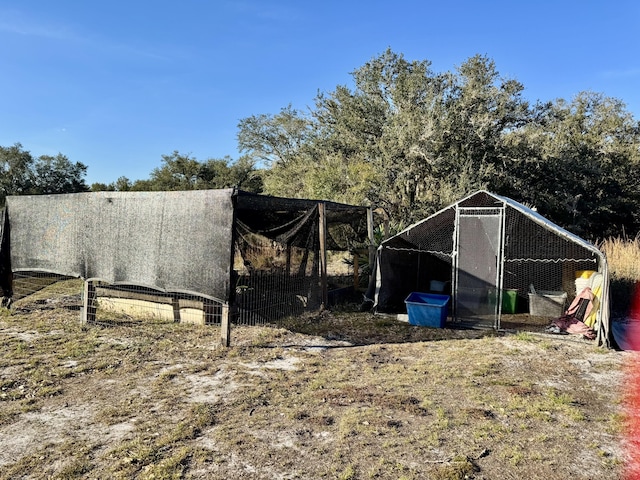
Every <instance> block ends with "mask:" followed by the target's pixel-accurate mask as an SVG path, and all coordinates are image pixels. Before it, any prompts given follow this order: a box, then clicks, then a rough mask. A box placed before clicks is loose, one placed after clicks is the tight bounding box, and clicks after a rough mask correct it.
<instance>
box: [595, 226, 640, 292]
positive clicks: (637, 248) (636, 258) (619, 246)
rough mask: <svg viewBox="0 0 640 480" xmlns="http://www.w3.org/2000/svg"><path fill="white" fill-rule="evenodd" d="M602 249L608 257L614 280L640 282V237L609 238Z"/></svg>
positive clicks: (601, 246)
mask: <svg viewBox="0 0 640 480" xmlns="http://www.w3.org/2000/svg"><path fill="white" fill-rule="evenodd" d="M600 249H601V250H602V251H603V252H604V254H605V255H606V256H607V262H608V263H609V270H610V273H611V277H612V278H615V279H619V280H630V281H633V282H638V281H640V236H638V237H636V238H634V239H628V238H622V237H617V238H609V239H607V240H605V241H603V242H602V243H601V244H600Z"/></svg>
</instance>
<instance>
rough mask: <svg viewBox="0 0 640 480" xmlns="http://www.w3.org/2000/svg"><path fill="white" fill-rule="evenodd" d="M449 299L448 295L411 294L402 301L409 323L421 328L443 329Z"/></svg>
mask: <svg viewBox="0 0 640 480" xmlns="http://www.w3.org/2000/svg"><path fill="white" fill-rule="evenodd" d="M449 299H450V297H449V295H438V294H436V293H421V292H412V293H411V294H410V295H409V296H408V297H407V299H406V300H405V301H404V303H405V304H406V305H407V313H408V314H409V323H410V324H411V325H419V326H421V327H434V328H442V327H444V324H445V322H446V321H447V314H448V313H449Z"/></svg>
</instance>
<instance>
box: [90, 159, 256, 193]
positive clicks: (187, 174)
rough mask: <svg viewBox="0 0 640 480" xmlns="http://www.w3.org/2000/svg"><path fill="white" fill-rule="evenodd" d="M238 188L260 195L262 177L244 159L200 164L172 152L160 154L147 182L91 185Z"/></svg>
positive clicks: (146, 188)
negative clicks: (158, 160) (156, 165)
mask: <svg viewBox="0 0 640 480" xmlns="http://www.w3.org/2000/svg"><path fill="white" fill-rule="evenodd" d="M231 187H238V188H240V189H242V190H246V191H249V192H254V193H260V192H262V188H263V185H262V177H261V176H260V173H259V172H258V171H257V170H256V169H255V167H254V162H253V161H252V160H250V159H249V158H248V157H240V158H239V159H238V160H237V161H233V160H232V159H231V158H230V157H225V158H223V159H208V160H206V161H204V162H201V161H199V160H197V159H196V158H194V157H192V156H191V155H189V154H186V155H185V154H181V153H180V152H178V151H174V152H173V153H172V154H170V155H162V165H161V166H160V167H157V168H154V169H153V171H152V172H151V174H150V176H149V178H148V179H147V180H136V181H135V182H131V181H130V180H129V179H128V178H126V177H120V178H118V180H117V181H116V182H114V183H111V184H108V185H107V184H103V183H94V184H93V185H91V190H93V191H105V190H106V191H109V190H111V191H113V190H115V191H123V192H124V191H152V190H155V191H160V190H203V189H209V188H212V189H215V188H231Z"/></svg>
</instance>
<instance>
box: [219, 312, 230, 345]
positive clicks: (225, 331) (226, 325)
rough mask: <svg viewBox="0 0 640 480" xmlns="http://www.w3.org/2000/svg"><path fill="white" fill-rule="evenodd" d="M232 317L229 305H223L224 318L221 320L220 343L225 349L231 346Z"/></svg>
mask: <svg viewBox="0 0 640 480" xmlns="http://www.w3.org/2000/svg"><path fill="white" fill-rule="evenodd" d="M230 317H231V315H230V308H229V304H228V303H223V304H222V318H221V319H220V342H221V344H222V346H223V347H225V348H227V347H229V346H230V345H231V318H230Z"/></svg>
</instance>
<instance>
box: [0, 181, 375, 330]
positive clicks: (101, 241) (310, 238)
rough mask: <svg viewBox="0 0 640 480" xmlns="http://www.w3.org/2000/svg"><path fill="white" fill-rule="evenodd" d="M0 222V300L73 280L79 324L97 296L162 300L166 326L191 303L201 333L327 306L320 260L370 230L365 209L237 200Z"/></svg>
mask: <svg viewBox="0 0 640 480" xmlns="http://www.w3.org/2000/svg"><path fill="white" fill-rule="evenodd" d="M0 213H1V215H0V234H1V235H0V237H1V243H0V289H1V290H2V295H3V297H5V298H11V297H13V296H14V286H15V285H18V286H23V285H25V284H26V283H28V279H29V278H30V277H35V275H32V274H33V273H34V272H35V273H37V274H40V275H45V276H47V278H46V279H44V278H39V279H38V281H37V282H31V284H33V285H39V286H40V287H39V288H42V285H45V284H47V282H49V283H52V282H54V281H55V280H56V278H57V277H56V275H57V276H63V277H65V278H67V277H70V278H82V279H84V280H85V292H84V312H85V318H91V317H93V316H95V313H96V308H94V306H92V304H93V303H94V299H95V298H96V297H100V296H103V295H101V291H102V293H103V294H104V295H108V296H109V297H118V298H123V297H124V296H125V293H127V292H129V293H132V294H134V295H135V297H134V298H135V299H136V301H143V300H144V301H147V300H150V301H153V299H154V298H162V299H168V300H163V301H165V302H169V303H170V304H171V305H172V307H173V314H174V318H175V319H179V318H180V312H181V310H184V309H186V308H190V307H193V305H194V304H198V302H199V305H200V306H199V307H195V308H201V310H202V311H204V312H205V314H204V323H222V322H224V321H225V318H227V319H228V317H229V315H231V317H232V318H233V320H234V321H236V322H238V323H244V324H255V323H264V322H268V321H273V320H277V319H279V318H281V317H283V316H286V315H292V314H297V313H301V312H303V311H305V310H312V309H315V308H318V307H320V306H321V305H327V303H328V301H329V298H328V283H329V280H328V272H327V252H329V251H349V249H350V248H352V247H353V245H360V244H364V245H366V244H367V243H368V237H369V236H370V235H369V234H370V231H371V230H372V226H371V222H372V216H371V214H370V209H368V208H366V207H358V206H352V205H345V204H339V203H335V202H327V201H321V200H304V199H288V198H280V197H270V196H265V195H256V194H252V193H248V192H243V191H239V190H236V189H222V190H196V191H174V192H87V193H75V194H63V195H37V196H10V197H8V198H7V204H6V209H5V210H2V211H0ZM90 283H93V285H90ZM101 289H102V290H101ZM105 292H106V293H105ZM129 298H131V297H129ZM102 303H106V302H102Z"/></svg>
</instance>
